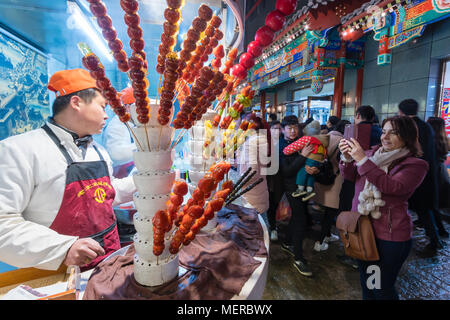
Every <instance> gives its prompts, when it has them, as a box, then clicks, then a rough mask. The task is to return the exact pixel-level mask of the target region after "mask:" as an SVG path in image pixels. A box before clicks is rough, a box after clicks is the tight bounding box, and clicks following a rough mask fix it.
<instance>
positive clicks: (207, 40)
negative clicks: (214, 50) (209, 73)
mask: <svg viewBox="0 0 450 320" xmlns="http://www.w3.org/2000/svg"><path fill="white" fill-rule="evenodd" d="M209 40H210V39H209V37H204V38H203V39H202V41H200V43H201V44H202V47H204V48H206V46H207V45H208V44H209Z"/></svg>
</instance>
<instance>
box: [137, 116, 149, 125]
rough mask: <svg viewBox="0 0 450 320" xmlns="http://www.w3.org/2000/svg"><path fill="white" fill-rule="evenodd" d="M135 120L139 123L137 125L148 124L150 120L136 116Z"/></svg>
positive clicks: (146, 117)
mask: <svg viewBox="0 0 450 320" xmlns="http://www.w3.org/2000/svg"><path fill="white" fill-rule="evenodd" d="M137 120H138V121H139V123H142V124H146V123H148V121H149V120H150V118H149V117H148V116H143V115H138V116H137Z"/></svg>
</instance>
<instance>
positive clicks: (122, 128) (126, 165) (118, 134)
mask: <svg viewBox="0 0 450 320" xmlns="http://www.w3.org/2000/svg"><path fill="white" fill-rule="evenodd" d="M120 100H121V101H122V103H123V104H124V106H125V107H126V108H127V109H128V111H130V106H131V105H132V104H133V103H134V101H135V100H134V96H133V88H132V87H127V88H125V89H123V90H122V91H121V92H120ZM130 126H133V124H132V123H130ZM102 143H103V146H104V147H105V149H106V150H107V151H108V153H109V155H110V156H111V159H112V161H113V169H114V171H113V175H114V177H116V178H123V177H126V176H128V175H129V174H130V172H131V170H132V169H133V168H134V161H133V152H134V151H136V149H137V148H136V144H135V143H134V139H133V136H132V134H131V132H130V130H129V129H128V127H127V126H126V125H125V124H124V123H123V122H122V121H120V119H119V117H118V116H117V115H114V117H113V118H112V119H111V121H110V122H109V123H108V124H107V125H106V127H105V129H104V130H103V139H102Z"/></svg>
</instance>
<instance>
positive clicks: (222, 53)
mask: <svg viewBox="0 0 450 320" xmlns="http://www.w3.org/2000/svg"><path fill="white" fill-rule="evenodd" d="M213 54H214V57H216V58H218V59H222V58H223V57H225V51H224V50H223V45H220V46H218V47H216V48H215V49H214V50H213Z"/></svg>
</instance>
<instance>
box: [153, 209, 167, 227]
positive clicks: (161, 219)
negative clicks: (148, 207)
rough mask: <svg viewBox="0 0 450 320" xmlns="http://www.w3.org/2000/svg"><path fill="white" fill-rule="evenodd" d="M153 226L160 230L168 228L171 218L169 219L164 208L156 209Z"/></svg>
mask: <svg viewBox="0 0 450 320" xmlns="http://www.w3.org/2000/svg"><path fill="white" fill-rule="evenodd" d="M152 223H153V226H154V227H156V228H157V229H160V230H165V229H167V225H168V224H169V220H168V219H167V214H166V212H165V211H164V210H158V211H156V213H155V215H154V216H153V219H152Z"/></svg>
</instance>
